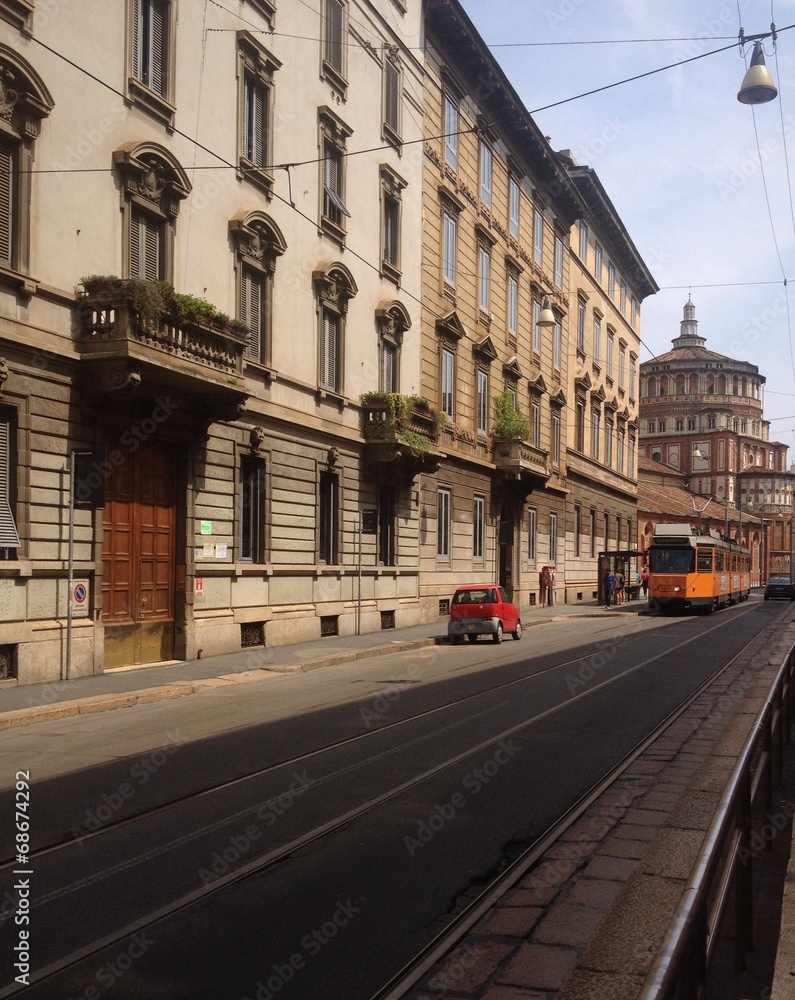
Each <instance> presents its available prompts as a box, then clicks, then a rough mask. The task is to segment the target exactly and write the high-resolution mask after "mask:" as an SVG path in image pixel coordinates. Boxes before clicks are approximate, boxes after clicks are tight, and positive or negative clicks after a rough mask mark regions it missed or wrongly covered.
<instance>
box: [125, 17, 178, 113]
mask: <svg viewBox="0 0 795 1000" xmlns="http://www.w3.org/2000/svg"><path fill="white" fill-rule="evenodd" d="M154 2H158V3H162V5H163V8H164V17H163V21H164V31H165V36H166V37H165V42H164V44H163V62H164V75H165V83H164V86H163V90H162V92H160V91H158V90H155V89H153V88H152V87H150V86H149V85H148V84H146V83H145V82H144V81H143V80H141V79H139V78H138V76H136V65H135V62H136V59H135V53H136V46H137V45H138V44H139V40H138V16H139V12H140V9H141V7H140V5H141V4H142V3H147V4H150V3H154ZM176 23H177V0H127V67H126V69H127V98H128V100H129V101H130V102H131V103H132V104H134V105H135V106H136V107H138V108H141V109H142V110H144V111H146V113H147V114H149V115H151V116H152V117H153V118H156V119H157V120H158V121H160V122H162V123H163V124H164V125H165V126H166V127H167V128H172V127H173V125H174V117H175V115H176V113H177V109H176V106H175V104H174V78H175V72H174V69H175V66H174V64H175V61H176V55H177V46H176Z"/></svg>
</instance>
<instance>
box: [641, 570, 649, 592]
mask: <svg viewBox="0 0 795 1000" xmlns="http://www.w3.org/2000/svg"><path fill="white" fill-rule="evenodd" d="M640 587H641V590H642V591H643V596H644V597H646V596H647V595H648V593H649V571H648V569H647V568H646V567H645V566H644V567H643V572H642V573H641V574H640Z"/></svg>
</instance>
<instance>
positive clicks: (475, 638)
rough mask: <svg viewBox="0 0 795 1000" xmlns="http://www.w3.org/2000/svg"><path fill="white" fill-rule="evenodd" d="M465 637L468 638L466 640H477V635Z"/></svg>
mask: <svg viewBox="0 0 795 1000" xmlns="http://www.w3.org/2000/svg"><path fill="white" fill-rule="evenodd" d="M467 639H468V640H469V641H470V642H477V641H478V637H477V635H468V636H467Z"/></svg>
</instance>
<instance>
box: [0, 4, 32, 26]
mask: <svg viewBox="0 0 795 1000" xmlns="http://www.w3.org/2000/svg"><path fill="white" fill-rule="evenodd" d="M35 9H36V4H35V0H0V17H1V18H2V19H3V20H4V21H8V23H9V24H13V25H14V27H15V28H19V30H20V31H21V32H23V34H26V35H29V34H31V25H32V21H33V12H34V11H35Z"/></svg>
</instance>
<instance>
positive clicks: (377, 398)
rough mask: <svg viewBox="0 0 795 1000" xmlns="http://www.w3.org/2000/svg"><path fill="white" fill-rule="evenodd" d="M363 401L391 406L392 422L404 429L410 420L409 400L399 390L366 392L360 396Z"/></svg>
mask: <svg viewBox="0 0 795 1000" xmlns="http://www.w3.org/2000/svg"><path fill="white" fill-rule="evenodd" d="M359 399H360V400H361V402H362V403H382V404H383V405H385V406H387V407H388V408H389V413H390V416H391V417H392V423H393V424H394V425H395V427H397V428H398V430H400V431H402V430H403V429H404V428H405V427H406V426H407V425H408V422H409V410H410V407H409V400H408V397H407V396H403V395H402V394H401V393H399V392H365V393H362V395H361V396H360V397H359Z"/></svg>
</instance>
